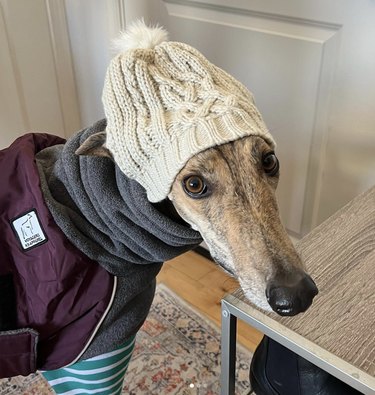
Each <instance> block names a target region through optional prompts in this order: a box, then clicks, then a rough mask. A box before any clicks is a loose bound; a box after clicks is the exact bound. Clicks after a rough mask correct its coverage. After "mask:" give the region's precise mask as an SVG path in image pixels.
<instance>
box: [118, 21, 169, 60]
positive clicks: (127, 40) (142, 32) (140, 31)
mask: <svg viewBox="0 0 375 395" xmlns="http://www.w3.org/2000/svg"><path fill="white" fill-rule="evenodd" d="M167 40H168V32H167V31H166V30H165V29H164V28H162V27H160V26H157V25H156V26H146V24H145V22H144V20H143V19H141V20H138V21H136V22H134V23H132V24H131V25H130V26H129V28H128V29H127V30H125V31H124V32H121V33H120V36H119V37H118V38H117V39H115V40H113V43H112V48H113V50H114V52H115V53H123V52H126V51H129V50H131V49H152V48H155V47H156V46H157V45H159V44H161V43H162V42H164V41H167Z"/></svg>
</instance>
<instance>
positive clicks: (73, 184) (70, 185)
mask: <svg viewBox="0 0 375 395" xmlns="http://www.w3.org/2000/svg"><path fill="white" fill-rule="evenodd" d="M105 127H106V121H105V120H102V121H99V122H97V123H96V124H94V125H93V126H92V127H90V128H87V129H84V130H82V131H80V132H78V133H77V134H76V135H74V136H73V137H71V138H70V139H69V140H68V141H67V142H66V144H63V145H55V146H52V147H49V148H46V149H44V150H43V151H41V152H39V153H38V154H37V156H36V161H37V166H38V170H39V175H40V180H41V187H42V190H43V195H44V199H45V201H46V204H47V206H48V208H49V210H50V212H51V214H52V216H53V218H54V220H55V222H56V224H57V225H58V226H59V228H60V229H61V230H62V231H63V233H64V234H65V235H66V236H67V238H68V239H69V240H70V241H71V242H72V243H73V244H74V245H75V246H76V247H77V248H79V249H80V250H81V251H82V252H84V253H85V254H86V255H87V256H88V257H89V258H91V259H93V260H95V261H97V262H98V263H99V264H100V265H101V266H102V267H104V268H105V269H106V270H108V271H109V272H110V273H111V274H113V275H115V276H118V286H117V293H116V296H115V300H114V304H113V307H112V308H111V311H110V313H109V315H108V316H107V318H106V319H105V321H104V322H103V324H102V326H101V328H100V330H99V332H98V333H97V335H96V336H95V339H94V342H93V343H92V345H91V346H90V347H89V349H88V350H87V351H86V352H85V354H84V355H83V357H82V358H81V359H87V358H91V357H93V356H95V355H98V354H102V353H105V352H108V351H111V350H113V349H114V348H115V347H117V346H119V345H121V344H122V343H123V342H124V341H125V340H127V339H128V338H129V337H130V336H132V335H134V334H135V333H136V332H137V331H138V329H139V328H140V326H141V325H142V324H143V321H144V320H145V318H146V316H147V314H148V311H149V308H150V305H151V302H152V299H153V296H154V291H155V277H156V275H157V274H158V272H159V270H160V268H161V263H162V262H164V261H165V260H169V259H172V258H174V257H176V256H178V255H180V254H182V253H183V252H185V251H187V250H189V249H191V248H193V247H195V246H196V245H198V244H199V243H200V242H201V241H202V239H201V236H200V234H199V233H198V232H196V231H195V230H193V229H191V228H190V227H189V226H187V225H183V224H181V223H178V222H175V221H174V220H172V219H171V218H169V217H167V216H165V215H163V214H162V213H161V212H159V211H158V210H157V209H156V207H155V206H154V205H153V204H151V203H150V202H149V201H148V200H147V197H146V191H145V190H144V188H143V187H142V186H141V185H140V184H138V183H137V182H136V181H133V180H130V179H129V178H127V177H126V176H125V175H124V174H123V173H122V172H121V171H120V169H119V168H118V167H117V166H116V165H115V164H114V163H113V162H112V160H110V159H109V158H103V157H90V156H78V155H76V154H75V151H76V150H77V148H78V147H79V146H80V145H81V144H82V143H83V142H84V141H85V140H86V139H87V138H88V137H89V136H91V135H92V134H94V133H97V132H100V131H103V130H105Z"/></svg>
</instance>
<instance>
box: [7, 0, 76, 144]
mask: <svg viewBox="0 0 375 395" xmlns="http://www.w3.org/2000/svg"><path fill="white" fill-rule="evenodd" d="M0 44H1V51H0V66H1V73H0V147H1V148H2V147H4V146H7V145H9V144H10V143H11V142H12V141H13V140H14V139H15V138H16V137H17V136H19V135H21V134H24V133H25V132H28V131H30V130H34V131H46V132H50V133H54V134H58V135H61V136H68V135H70V134H71V133H72V132H74V131H75V130H77V129H78V128H79V127H80V126H81V125H80V119H79V108H78V104H77V103H78V101H77V95H76V91H75V82H74V77H73V70H72V67H71V59H70V49H69V40H68V35H67V29H66V23H65V15H64V3H63V2H62V1H61V0H58V1H53V2H51V1H48V0H47V1H45V0H33V1H22V0H0Z"/></svg>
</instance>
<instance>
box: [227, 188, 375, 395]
mask: <svg viewBox="0 0 375 395" xmlns="http://www.w3.org/2000/svg"><path fill="white" fill-rule="evenodd" d="M297 250H298V251H299V253H300V255H301V257H302V260H303V261H304V262H305V265H306V268H307V271H308V272H309V273H310V274H311V276H312V278H313V279H314V280H315V282H316V284H317V286H318V288H319V295H318V296H317V297H316V298H315V299H314V302H313V304H312V306H311V307H310V309H309V310H308V311H307V312H306V313H304V314H300V315H298V316H295V317H280V316H278V315H276V314H275V313H264V312H262V311H260V310H259V309H257V308H256V307H255V306H253V305H252V304H250V303H249V302H248V301H247V300H246V299H245V298H244V296H243V294H242V292H241V291H240V290H237V291H235V292H234V293H233V294H230V295H228V296H226V297H225V298H224V299H223V301H222V375H221V382H222V390H221V394H222V395H227V394H234V369H235V367H234V361H235V348H236V322H237V318H240V319H241V320H244V321H245V322H247V323H248V324H250V325H252V326H253V327H255V328H257V329H259V330H260V331H262V332H263V333H264V334H266V335H267V336H269V337H270V338H272V339H274V340H275V341H278V342H279V343H281V344H282V345H284V346H285V347H287V348H289V349H290V350H292V351H294V352H295V353H297V354H299V355H301V356H302V357H304V358H306V359H307V360H309V361H311V362H312V363H314V364H315V365H317V366H319V367H320V368H322V369H324V370H326V371H327V372H329V373H330V374H332V375H334V376H335V377H337V378H339V379H340V380H342V381H344V382H346V383H347V384H349V385H350V386H352V387H354V388H356V389H357V390H359V391H361V392H362V393H364V394H371V395H374V394H375V187H374V188H372V189H370V190H369V191H367V192H366V193H364V194H362V195H360V196H358V197H357V198H356V199H354V200H353V201H352V202H350V203H349V204H348V205H347V206H345V207H344V208H343V209H341V210H340V211H338V212H337V213H336V214H334V215H333V216H332V217H330V218H329V219H328V220H327V221H325V222H324V223H323V224H321V225H320V226H319V227H317V228H316V229H314V230H313V231H312V232H311V233H309V234H308V235H307V236H306V237H304V238H303V239H302V240H301V241H300V242H299V243H298V245H297Z"/></svg>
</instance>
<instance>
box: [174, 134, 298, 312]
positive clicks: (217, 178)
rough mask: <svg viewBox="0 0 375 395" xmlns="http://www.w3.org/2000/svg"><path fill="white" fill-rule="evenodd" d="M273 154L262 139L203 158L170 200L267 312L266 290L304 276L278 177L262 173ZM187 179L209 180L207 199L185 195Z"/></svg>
mask: <svg viewBox="0 0 375 395" xmlns="http://www.w3.org/2000/svg"><path fill="white" fill-rule="evenodd" d="M269 151H271V148H270V147H269V145H268V144H267V143H266V142H265V141H264V140H263V139H261V138H259V137H256V136H249V137H245V138H242V139H240V140H236V141H234V142H231V143H227V144H224V145H221V146H217V147H214V148H211V149H208V150H206V151H204V152H201V153H199V154H197V155H195V156H194V157H193V158H191V159H190V160H189V161H188V162H187V164H186V165H185V167H184V168H183V169H182V170H181V171H180V173H179V174H178V176H177V177H176V180H175V182H174V183H173V186H172V190H171V193H170V195H169V198H170V200H171V201H172V202H173V204H174V206H175V208H176V210H177V212H178V213H179V214H180V216H181V217H182V218H183V219H184V220H185V221H186V222H188V223H189V224H191V226H192V227H193V228H194V229H196V230H198V231H199V232H200V233H201V235H202V237H203V238H204V240H205V242H206V243H207V245H208V247H209V249H210V252H211V254H212V256H213V258H214V259H215V260H216V261H217V262H218V263H219V264H220V265H221V266H222V267H223V268H224V269H226V270H227V271H228V272H229V273H231V274H233V275H234V276H236V277H237V278H238V280H239V282H240V284H241V287H242V289H243V290H244V292H245V294H246V295H247V297H248V298H249V299H250V300H251V301H253V302H254V303H255V304H257V305H258V306H259V307H261V308H263V309H266V310H270V306H269V304H268V302H267V299H266V295H265V289H266V285H267V284H268V283H269V282H270V281H272V279H273V278H274V277H275V275H276V274H277V275H278V276H280V275H287V273H288V272H292V271H293V270H295V269H296V268H299V269H302V270H303V266H302V263H301V260H300V258H299V256H298V255H297V253H296V251H295V249H294V247H293V245H292V243H291V241H290V239H289V237H288V235H287V233H286V231H285V229H284V227H283V226H282V224H281V221H280V218H279V212H278V206H277V203H276V197H275V190H276V187H277V184H278V178H279V174H277V175H275V176H272V177H271V176H268V175H267V174H266V173H265V172H264V170H263V167H262V156H263V155H264V154H265V153H267V152H269ZM188 175H199V176H201V177H203V178H204V179H205V180H206V182H207V185H208V188H209V192H208V194H207V196H206V197H203V198H200V199H192V198H190V197H189V196H188V195H187V194H186V193H185V192H184V189H183V187H182V182H183V180H184V179H185V177H186V176H188Z"/></svg>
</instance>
